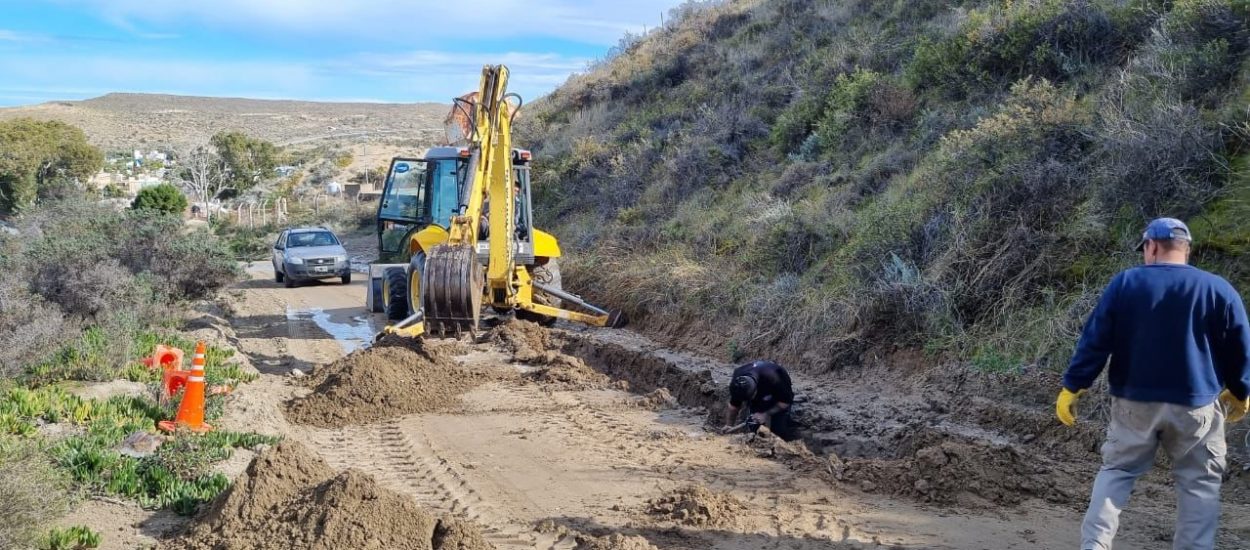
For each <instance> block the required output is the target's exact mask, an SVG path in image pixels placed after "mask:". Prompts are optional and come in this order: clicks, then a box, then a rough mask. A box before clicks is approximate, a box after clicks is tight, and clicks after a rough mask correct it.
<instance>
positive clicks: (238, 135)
mask: <svg viewBox="0 0 1250 550" xmlns="http://www.w3.org/2000/svg"><path fill="white" fill-rule="evenodd" d="M210 143H212V145H213V148H214V149H216V150H217V154H218V155H221V159H222V162H223V163H224V165H225V167H226V179H227V180H229V182H230V185H231V187H233V188H234V189H236V190H239V191H246V190H247V189H249V188H251V187H252V186H253V185H255V184H256V182H257V181H259V180H260V179H261V178H264V177H265V176H268V175H270V174H273V169H274V167H276V166H277V165H278V153H279V152H278V148H277V146H275V145H274V144H272V143H270V142H268V141H265V140H263V139H256V138H251V137H248V135H247V134H244V133H243V132H219V133H218V134H217V135H215V136H213V138H212V140H211V141H210Z"/></svg>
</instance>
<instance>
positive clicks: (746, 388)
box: [725, 361, 797, 441]
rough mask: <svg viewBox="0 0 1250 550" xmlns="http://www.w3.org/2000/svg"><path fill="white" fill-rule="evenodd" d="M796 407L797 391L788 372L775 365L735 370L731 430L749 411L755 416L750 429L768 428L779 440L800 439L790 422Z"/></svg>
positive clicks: (727, 422)
mask: <svg viewBox="0 0 1250 550" xmlns="http://www.w3.org/2000/svg"><path fill="white" fill-rule="evenodd" d="M793 404H794V388H793V386H792V385H791V384H790V374H789V373H787V372H786V369H784V368H782V366H781V365H778V364H776V363H774V362H772V361H755V362H752V363H747V364H745V365H742V366H740V367H738V368H736V369H734V374H733V380H732V381H731V382H730V383H729V408H728V410H727V414H726V416H725V425H726V427H727V430H728V429H732V428H733V427H734V426H733V425H734V423H735V422H737V420H738V416H739V415H740V414H741V413H742V409H743V407H746V408H747V410H748V411H749V412H750V415H751V416H750V417H749V418H748V419H747V421H746V427H749V428H750V429H751V430H752V431H754V429H755V428H758V427H759V426H768V429H769V430H771V431H772V432H773V433H774V434H777V437H780V438H782V439H784V440H786V441H790V440H793V439H795V438H796V437H797V434H796V433H795V432H796V430H795V429H794V423H793V422H792V421H791V419H790V408H791V406H792V405H793Z"/></svg>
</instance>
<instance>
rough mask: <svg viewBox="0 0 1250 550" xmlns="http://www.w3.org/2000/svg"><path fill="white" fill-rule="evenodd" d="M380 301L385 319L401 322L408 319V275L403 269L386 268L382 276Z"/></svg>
mask: <svg viewBox="0 0 1250 550" xmlns="http://www.w3.org/2000/svg"><path fill="white" fill-rule="evenodd" d="M382 299H383V300H385V305H384V306H383V308H384V309H386V318H387V319H390V320H392V321H402V320H404V319H406V318H407V317H408V274H407V272H406V270H405V269H404V268H402V267H388V268H386V272H385V273H383V275H382Z"/></svg>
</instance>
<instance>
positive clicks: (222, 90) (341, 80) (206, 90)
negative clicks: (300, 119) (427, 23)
mask: <svg viewBox="0 0 1250 550" xmlns="http://www.w3.org/2000/svg"><path fill="white" fill-rule="evenodd" d="M488 63H504V64H506V65H508V66H509V68H510V69H511V70H512V78H511V82H510V83H509V90H511V91H513V92H516V93H519V94H521V96H522V97H523V98H525V99H526V100H527V101H528V100H533V99H536V98H537V97H538V96H539V95H542V94H544V93H547V92H549V91H551V90H552V89H553V88H555V87H556V86H557V85H559V84H560V83H562V82H564V81H565V79H567V78H568V75H569V74H570V73H572V72H574V71H576V70H578V69H580V68H582V67H584V66H585V63H586V60H585V59H581V58H574V57H563V56H559V55H555V54H531V53H518V52H510V53H501V54H490V53H468V54H465V53H460V52H442V51H433V50H420V51H413V52H407V53H399V54H358V55H353V56H348V57H343V58H338V59H331V60H325V61H317V62H288V61H272V60H270V61H205V60H199V61H194V60H186V59H173V58H171V59H154V58H150V57H143V56H134V55H126V56H117V55H102V54H97V55H88V56H82V55H72V54H65V53H47V54H40V53H29V54H25V55H21V56H0V74H4V75H6V77H7V80H8V81H9V82H12V83H18V82H20V83H21V85H20V87H18V86H13V85H10V86H5V85H4V84H0V98H3V97H5V95H4V94H5V93H7V94H9V97H10V100H9V101H7V102H8V103H12V102H14V99H12V98H13V96H16V95H21V96H23V97H30V96H33V95H36V94H37V93H38V94H42V100H51V99H72V98H83V97H90V96H95V95H102V94H104V93H108V92H115V91H134V92H151V93H170V94H181V95H210V96H239V97H255V98H274V99H279V98H281V99H310V100H336V101H350V100H354V99H357V98H370V99H372V100H374V101H389V102H419V101H439V102H449V101H450V100H451V98H452V97H455V96H458V95H460V94H463V93H465V92H468V91H472V90H474V89H476V87H477V85H478V79H479V77H480V74H481V72H480V71H481V67H482V65H484V64H488ZM48 67H73V70H68V71H49V70H48Z"/></svg>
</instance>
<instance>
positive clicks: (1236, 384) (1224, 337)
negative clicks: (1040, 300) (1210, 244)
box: [1063, 264, 1250, 407]
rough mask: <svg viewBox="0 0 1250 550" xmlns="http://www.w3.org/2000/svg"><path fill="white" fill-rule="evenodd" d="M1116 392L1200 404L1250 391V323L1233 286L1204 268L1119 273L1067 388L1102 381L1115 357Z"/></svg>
mask: <svg viewBox="0 0 1250 550" xmlns="http://www.w3.org/2000/svg"><path fill="white" fill-rule="evenodd" d="M1108 356H1110V358H1111V367H1110V369H1109V371H1108V373H1107V382H1108V383H1109V385H1110V387H1111V394H1112V395H1114V396H1116V397H1122V398H1124V399H1131V400H1133V401H1159V402H1165V403H1175V404H1177V405H1184V406H1191V407H1199V406H1205V405H1208V404H1210V403H1211V402H1213V401H1215V399H1216V397H1218V396H1219V393H1220V391H1221V390H1222V389H1223V388H1224V387H1227V388H1228V389H1229V390H1230V391H1231V392H1232V393H1233V395H1235V396H1236V397H1238V398H1242V399H1244V398H1245V397H1246V395H1247V392H1250V326H1248V324H1247V321H1246V308H1245V306H1244V305H1243V304H1242V301H1241V296H1239V295H1238V294H1237V291H1236V290H1234V289H1233V287H1232V285H1230V284H1228V281H1225V280H1224V279H1222V278H1220V277H1218V276H1216V275H1212V274H1210V273H1207V272H1205V271H1203V270H1201V269H1198V268H1196V267H1192V266H1188V265H1177V264H1155V265H1146V266H1141V267H1135V268H1132V269H1128V270H1126V271H1123V272H1121V273H1120V274H1118V275H1116V276H1115V277H1114V278H1113V279H1111V283H1110V284H1108V285H1107V288H1106V290H1104V291H1103V294H1102V299H1101V300H1100V301H1099V302H1098V307H1097V308H1095V309H1094V312H1093V313H1092V314H1091V315H1090V316H1089V320H1088V321H1086V323H1085V330H1084V332H1082V334H1081V340H1080V342H1079V343H1078V344H1077V348H1076V353H1075V354H1074V355H1073V356H1072V363H1071V364H1070V365H1069V366H1068V371H1067V373H1065V374H1064V376H1063V385H1064V387H1066V388H1068V389H1069V390H1072V391H1076V390H1081V389H1084V388H1088V387H1089V386H1090V385H1092V384H1093V383H1094V380H1095V379H1096V378H1098V375H1099V373H1101V372H1102V369H1103V366H1104V365H1105V364H1106V363H1107V357H1108Z"/></svg>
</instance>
